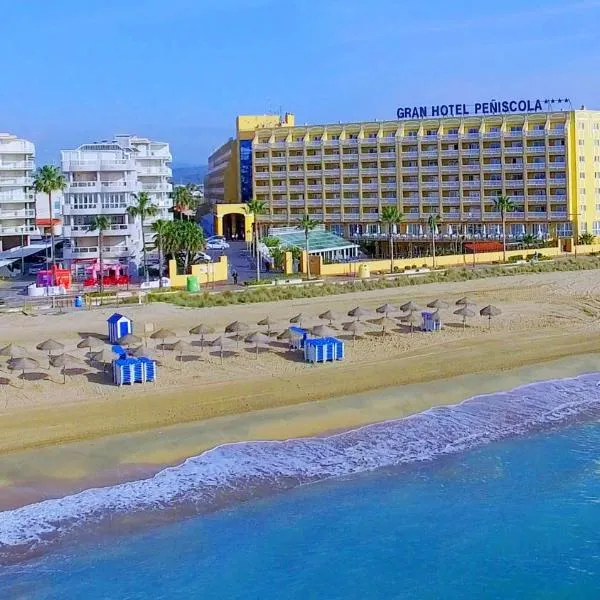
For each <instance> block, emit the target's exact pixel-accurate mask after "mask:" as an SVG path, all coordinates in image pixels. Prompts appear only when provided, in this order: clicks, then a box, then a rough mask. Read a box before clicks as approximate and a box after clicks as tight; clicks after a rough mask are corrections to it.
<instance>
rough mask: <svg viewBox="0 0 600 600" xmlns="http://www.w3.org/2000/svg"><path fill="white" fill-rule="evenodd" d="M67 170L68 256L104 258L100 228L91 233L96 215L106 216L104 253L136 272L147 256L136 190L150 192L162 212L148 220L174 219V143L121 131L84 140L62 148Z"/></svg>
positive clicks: (65, 228)
mask: <svg viewBox="0 0 600 600" xmlns="http://www.w3.org/2000/svg"><path fill="white" fill-rule="evenodd" d="M61 155H62V171H63V173H64V174H65V177H66V178H67V189H66V190H65V195H64V206H63V217H64V224H63V231H64V236H65V240H66V241H65V246H64V250H63V256H64V259H65V261H66V262H67V263H69V264H71V265H72V264H73V263H77V262H84V261H85V260H88V261H89V260H95V259H97V258H98V254H99V253H98V247H97V239H98V232H90V231H89V226H90V224H91V223H92V221H93V219H94V216H96V215H106V216H107V217H108V219H109V221H110V228H109V229H108V230H107V231H105V232H104V248H103V256H104V259H105V260H106V261H107V262H110V261H111V260H112V261H114V262H117V261H118V262H120V263H122V264H127V265H129V266H130V267H131V268H132V271H131V273H133V272H135V269H137V268H139V266H140V264H141V259H142V232H141V223H140V220H139V219H133V218H131V217H130V216H129V215H128V214H127V208H128V207H129V206H131V205H132V204H133V203H134V202H135V199H134V194H138V193H140V192H146V193H147V194H148V195H149V196H150V198H151V200H152V202H153V204H155V205H156V206H157V207H158V209H159V214H158V215H157V216H156V217H154V218H153V219H148V220H147V221H146V224H145V225H146V229H147V237H146V242H147V243H148V242H149V241H151V239H152V234H151V231H150V227H151V225H152V222H153V221H155V220H156V219H165V220H167V219H172V213H171V212H170V211H169V209H170V208H171V207H172V198H171V191H172V186H171V183H170V177H171V167H170V164H171V151H170V149H169V144H168V143H165V142H156V141H152V140H149V139H147V138H141V137H137V136H131V135H117V136H116V137H115V138H114V140H113V141H110V142H109V141H101V142H93V143H91V144H83V145H82V146H80V147H79V148H77V149H76V150H64V151H63V152H62V153H61Z"/></svg>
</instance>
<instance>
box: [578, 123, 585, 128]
mask: <svg viewBox="0 0 600 600" xmlns="http://www.w3.org/2000/svg"><path fill="white" fill-rule="evenodd" d="M577 125H578V127H579V129H585V123H577Z"/></svg>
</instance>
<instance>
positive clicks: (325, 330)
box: [310, 325, 337, 337]
mask: <svg viewBox="0 0 600 600" xmlns="http://www.w3.org/2000/svg"><path fill="white" fill-rule="evenodd" d="M310 332H311V333H312V335H316V336H317V337H335V336H336V335H337V332H336V330H335V329H333V327H329V325H316V326H315V327H313V328H312V329H311V330H310Z"/></svg>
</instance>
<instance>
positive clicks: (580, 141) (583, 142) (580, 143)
mask: <svg viewBox="0 0 600 600" xmlns="http://www.w3.org/2000/svg"><path fill="white" fill-rule="evenodd" d="M577 143H578V144H579V145H580V146H583V145H585V141H584V140H578V142H577Z"/></svg>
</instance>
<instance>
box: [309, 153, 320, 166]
mask: <svg viewBox="0 0 600 600" xmlns="http://www.w3.org/2000/svg"><path fill="white" fill-rule="evenodd" d="M305 159H306V162H307V163H309V164H315V163H319V164H321V163H322V162H323V157H322V156H321V155H320V154H319V155H318V156H312V155H308V154H307V155H306V157H305Z"/></svg>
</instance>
